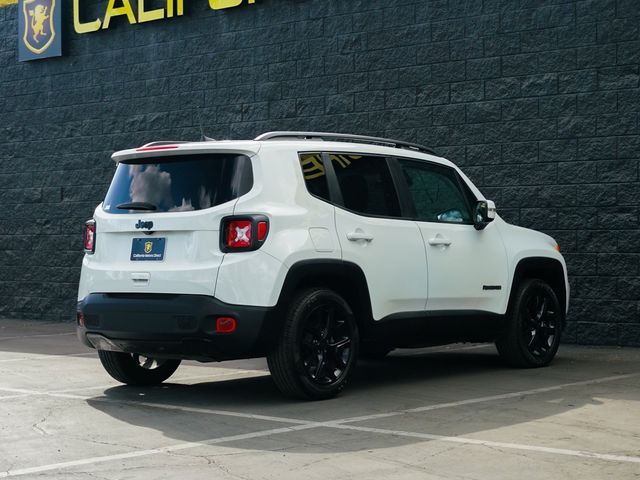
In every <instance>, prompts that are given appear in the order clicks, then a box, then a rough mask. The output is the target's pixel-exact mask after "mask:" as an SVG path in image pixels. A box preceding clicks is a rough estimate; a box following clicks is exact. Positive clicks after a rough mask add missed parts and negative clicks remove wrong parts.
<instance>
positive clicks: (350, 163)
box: [329, 153, 401, 217]
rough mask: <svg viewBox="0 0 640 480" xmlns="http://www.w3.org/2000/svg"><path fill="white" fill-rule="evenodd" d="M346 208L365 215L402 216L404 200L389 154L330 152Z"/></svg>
mask: <svg viewBox="0 0 640 480" xmlns="http://www.w3.org/2000/svg"><path fill="white" fill-rule="evenodd" d="M329 157H330V158H331V164H332V165H333V169H334V170H335V172H336V177H337V178H338V185H339V186H340V190H341V192H342V199H343V200H344V206H345V208H347V209H349V210H352V211H354V212H357V213H362V214H364V215H376V216H382V217H400V216H401V214H400V202H399V201H398V195H397V193H396V190H395V186H394V184H393V180H392V178H391V172H390V171H389V167H388V165H387V159H386V158H385V157H376V156H366V155H343V154H335V153H332V154H330V155H329Z"/></svg>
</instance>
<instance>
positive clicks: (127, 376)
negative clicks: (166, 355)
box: [98, 350, 180, 385]
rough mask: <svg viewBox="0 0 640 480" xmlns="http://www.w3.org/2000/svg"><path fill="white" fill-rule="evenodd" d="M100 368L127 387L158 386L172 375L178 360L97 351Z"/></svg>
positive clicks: (178, 362)
mask: <svg viewBox="0 0 640 480" xmlns="http://www.w3.org/2000/svg"><path fill="white" fill-rule="evenodd" d="M98 357H100V361H101V362H102V366H103V367H104V369H105V370H106V371H107V373H108V374H109V375H111V376H112V377H113V378H114V379H116V380H118V381H119V382H122V383H126V384H128V385H158V384H160V383H162V382H164V381H165V380H166V379H167V378H169V377H170V376H171V375H173V372H175V371H176V369H177V368H178V366H179V365H180V360H169V359H158V358H153V357H146V356H144V355H140V354H137V353H122V352H109V351H106V350H98Z"/></svg>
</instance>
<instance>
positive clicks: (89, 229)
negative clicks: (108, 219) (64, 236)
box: [84, 220, 96, 255]
mask: <svg viewBox="0 0 640 480" xmlns="http://www.w3.org/2000/svg"><path fill="white" fill-rule="evenodd" d="M95 251H96V221H95V220H89V221H87V223H85V224H84V253H88V254H89V255H91V254H93V253H94V252H95Z"/></svg>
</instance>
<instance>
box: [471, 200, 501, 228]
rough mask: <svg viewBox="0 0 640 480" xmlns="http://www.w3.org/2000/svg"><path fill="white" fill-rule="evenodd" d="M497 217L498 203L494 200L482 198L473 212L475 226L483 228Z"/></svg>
mask: <svg viewBox="0 0 640 480" xmlns="http://www.w3.org/2000/svg"><path fill="white" fill-rule="evenodd" d="M495 218H496V204H495V203H494V202H493V201H492V200H480V201H478V203H476V208H475V211H474V214H473V226H474V227H475V228H476V230H483V229H484V228H485V227H486V226H487V225H489V224H490V223H491V222H493V220H494V219H495Z"/></svg>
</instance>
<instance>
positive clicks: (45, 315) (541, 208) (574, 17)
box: [0, 0, 640, 345]
mask: <svg viewBox="0 0 640 480" xmlns="http://www.w3.org/2000/svg"><path fill="white" fill-rule="evenodd" d="M68 3H70V2H68ZM85 3H91V4H92V7H94V8H95V12H96V13H99V12H101V11H103V10H104V7H105V5H106V3H107V2H106V0H104V1H92V2H83V5H84V4H85ZM134 3H135V2H134ZM185 3H189V4H190V5H185V8H186V14H185V16H184V17H182V18H176V19H171V20H165V21H161V22H155V23H146V24H141V25H134V26H130V25H128V24H124V23H123V22H122V21H115V24H114V25H113V27H112V28H111V29H109V30H108V31H102V32H97V33H93V34H87V35H82V36H78V35H75V34H74V33H73V31H72V28H71V25H72V20H71V12H70V11H66V12H65V16H64V18H63V24H65V25H67V26H69V28H67V31H66V32H65V34H66V37H65V40H64V52H65V56H64V57H62V58H59V59H52V60H44V61H38V62H32V63H22V64H20V63H18V62H17V59H16V57H17V55H16V43H17V38H16V37H17V7H16V6H12V7H8V8H0V115H1V122H0V317H4V318H35V319H47V320H65V319H71V318H72V317H73V315H74V305H75V293H76V283H77V280H78V273H79V265H80V260H81V252H80V248H81V236H82V224H83V222H84V220H86V219H87V218H89V217H90V216H91V212H92V211H93V208H94V206H95V205H96V204H97V203H98V202H99V201H100V200H101V199H102V196H103V194H104V191H105V188H106V186H107V184H108V182H109V179H110V175H111V173H112V171H113V170H112V165H111V161H110V160H109V155H110V154H111V153H112V152H113V151H114V150H117V149H121V148H128V147H131V146H137V145H140V144H142V143H144V142H147V141H150V140H155V139H196V138H197V137H198V129H197V127H196V125H197V123H198V122H197V115H196V114H195V113H194V108H195V107H196V106H197V105H200V106H202V116H203V119H204V123H205V125H206V130H207V134H208V135H210V136H214V137H219V138H222V137H224V138H247V137H253V136H254V135H256V134H258V133H261V132H263V131H267V130H271V129H318V130H336V131H344V132H357V133H363V134H378V135H385V136H390V137H398V138H402V139H406V140H413V141H417V142H420V143H424V144H427V145H430V146H432V147H435V148H437V150H439V151H440V152H441V153H442V154H444V155H446V156H447V157H449V158H450V159H452V160H453V161H455V162H457V163H458V164H459V165H460V166H462V167H463V169H464V170H465V171H466V172H467V173H468V174H469V175H470V177H471V178H472V179H473V180H474V181H475V182H477V184H478V185H479V186H480V187H481V188H482V189H483V191H484V192H485V193H486V195H487V196H488V197H489V198H493V199H495V200H496V203H497V205H498V208H499V210H500V212H501V213H502V215H503V216H504V217H505V218H506V219H508V220H509V221H512V222H514V223H517V224H520V225H523V226H526V227H532V228H536V229H540V230H543V231H545V232H548V233H550V234H551V235H553V236H554V237H555V238H556V239H558V241H559V242H560V244H561V245H562V249H563V252H564V254H565V256H566V259H567V262H568V264H569V271H570V274H571V283H572V289H573V299H572V309H571V314H570V323H569V328H568V331H567V334H566V337H565V338H566V340H567V341H577V342H581V343H600V344H621V345H640V319H639V317H638V308H639V307H640V304H639V300H640V267H639V260H640V255H639V254H640V228H639V227H640V225H639V218H638V217H639V213H640V212H639V210H638V206H639V194H640V182H639V178H638V159H640V135H639V127H638V122H639V114H640V90H639V89H638V67H639V62H640V41H639V38H640V37H639V35H638V27H639V19H640V17H639V12H640V2H638V1H637V0H580V1H563V0H449V1H447V0H432V1H427V0H422V1H420V0H367V1H363V0H339V1H338V0H257V4H256V5H248V6H245V7H242V8H235V9H232V10H227V11H224V12H213V11H211V10H209V8H208V5H207V2H206V0H197V1H196V0H192V1H189V2H185ZM92 7H84V8H85V9H90V8H92ZM87 12H88V10H87ZM85 18H91V15H89V14H88V13H87V14H86V15H85Z"/></svg>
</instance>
